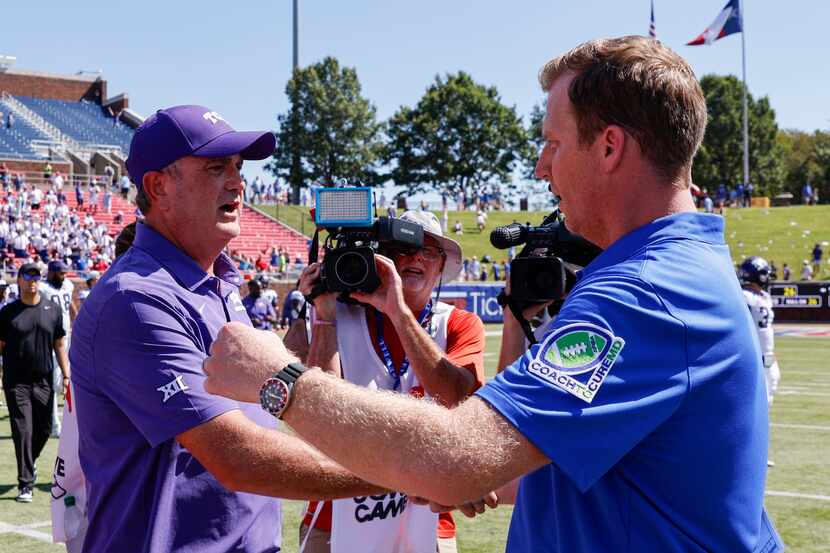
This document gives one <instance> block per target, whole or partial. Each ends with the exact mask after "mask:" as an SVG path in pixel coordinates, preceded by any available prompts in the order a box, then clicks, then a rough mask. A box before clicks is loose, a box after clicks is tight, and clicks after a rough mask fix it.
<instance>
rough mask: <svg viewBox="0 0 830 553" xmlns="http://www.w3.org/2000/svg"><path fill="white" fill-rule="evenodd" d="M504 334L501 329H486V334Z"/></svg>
mask: <svg viewBox="0 0 830 553" xmlns="http://www.w3.org/2000/svg"><path fill="white" fill-rule="evenodd" d="M502 334H504V333H503V332H502V331H501V330H486V331H484V335H485V336H501V335H502Z"/></svg>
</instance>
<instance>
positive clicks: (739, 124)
mask: <svg viewBox="0 0 830 553" xmlns="http://www.w3.org/2000/svg"><path fill="white" fill-rule="evenodd" d="M700 85H701V87H702V88H703V93H704V95H705V97H706V107H707V110H708V113H709V124H708V125H707V127H706V136H705V138H704V139H703V144H702V145H701V147H700V150H699V151H698V154H697V157H696V158H695V162H694V167H693V169H692V177H693V179H694V182H695V183H696V184H698V185H699V186H701V187H708V188H709V189H712V188H715V187H717V185H719V184H720V183H726V184H727V185H734V184H736V183H739V182H743V114H742V108H741V97H742V94H743V83H741V82H740V81H739V80H738V79H737V78H736V77H734V76H732V75H729V76H726V77H723V76H719V75H706V76H704V77H703V78H702V79H701V81H700ZM748 107H749V110H748V111H749V113H748V115H749V180H750V182H751V183H752V184H754V185H755V190H756V193H760V194H766V195H775V194H777V193H778V191H779V190H780V188H781V186H782V184H783V182H784V177H785V173H784V165H783V157H784V151H783V149H782V147H781V144H780V142H779V141H778V140H777V136H778V125H777V123H776V122H775V111H774V110H773V109H772V108H771V107H770V105H769V99H768V98H767V97H762V98H760V99H758V100H756V99H755V98H753V96H752V95H751V94H749V95H748Z"/></svg>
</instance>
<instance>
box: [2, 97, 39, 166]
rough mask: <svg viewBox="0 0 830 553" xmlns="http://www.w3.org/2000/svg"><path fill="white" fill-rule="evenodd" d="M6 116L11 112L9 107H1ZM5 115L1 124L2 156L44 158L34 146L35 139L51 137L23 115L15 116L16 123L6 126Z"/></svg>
mask: <svg viewBox="0 0 830 553" xmlns="http://www.w3.org/2000/svg"><path fill="white" fill-rule="evenodd" d="M0 110H2V111H3V112H4V115H5V117H8V114H9V113H10V112H9V110H8V109H3V108H0ZM5 117H4V121H3V125H2V126H0V158H14V159H44V156H42V155H40V154H38V153H37V152H36V151H35V150H34V148H32V141H33V140H49V137H48V136H46V135H45V134H43V133H42V132H40V131H39V130H37V129H36V128H34V127H33V126H32V125H30V124H29V123H28V122H27V121H26V120H25V119H23V118H22V117H15V119H14V125H13V126H12V127H10V128H7V127H6V124H5Z"/></svg>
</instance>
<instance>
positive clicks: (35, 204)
mask: <svg viewBox="0 0 830 553" xmlns="http://www.w3.org/2000/svg"><path fill="white" fill-rule="evenodd" d="M31 201H32V211H38V210H39V209H40V203H41V202H42V201H43V191H42V190H41V189H40V188H38V187H37V186H35V187H34V190H32V197H31Z"/></svg>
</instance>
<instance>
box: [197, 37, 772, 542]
mask: <svg viewBox="0 0 830 553" xmlns="http://www.w3.org/2000/svg"><path fill="white" fill-rule="evenodd" d="M540 82H541V84H542V88H543V90H544V91H545V92H546V93H547V95H548V99H547V110H546V114H545V119H544V123H543V132H544V139H545V146H544V149H543V150H542V153H541V155H540V159H539V162H538V164H537V166H536V175H537V176H538V177H539V178H542V179H545V180H547V181H548V182H549V183H550V186H551V191H552V192H553V193H555V194H557V195H559V196H560V198H561V203H560V206H561V209H562V211H563V212H564V214H565V215H566V217H567V219H566V220H567V223H568V227H569V228H570V230H571V231H573V232H575V233H578V234H579V235H581V236H583V237H584V238H585V239H587V240H589V241H590V242H592V243H593V244H595V245H596V246H598V247H600V248H602V249H603V250H604V251H603V252H602V253H601V254H600V255H599V256H598V257H597V258H596V259H595V260H594V261H593V262H591V263H590V264H589V265H588V266H587V267H586V268H585V269H584V270H583V271H582V272H581V273H580V275H579V278H578V281H577V283H576V285H575V286H574V288H573V289H571V291H570V293H569V294H568V297H567V299H566V300H565V302H564V304H563V306H562V308H561V310H560V311H559V314H558V315H557V317H556V319H555V320H554V322H553V323H552V324H550V325H548V327H547V334H546V336H545V337H544V340H543V341H542V342H541V343H539V344H538V345H534V346H533V347H531V348H530V349H529V350H528V351H526V352H525V353H524V354H523V355H522V356H521V357H520V358H519V359H518V360H516V361H515V362H514V363H513V364H512V365H511V366H510V367H508V368H507V369H505V370H504V371H503V372H502V373H500V374H499V375H498V376H496V378H495V379H493V380H491V381H490V382H488V383H487V385H485V386H484V387H482V388H481V389H480V390H478V391H477V392H476V394H475V396H474V397H472V398H470V399H468V400H467V401H465V402H464V403H462V404H461V405H459V406H458V407H457V408H455V409H451V410H447V409H444V408H442V407H441V406H439V405H431V404H429V403H426V402H417V401H412V400H409V399H408V398H404V397H400V396H395V395H393V394H386V395H384V394H379V393H377V392H373V391H370V390H361V389H359V388H357V387H354V386H350V385H348V384H347V383H343V382H340V381H337V380H336V379H333V378H329V377H328V376H327V375H325V374H323V373H322V372H321V371H319V370H316V369H313V368H312V369H302V370H301V371H300V374H299V376H297V377H296V378H294V380H293V387H292V388H290V389H289V390H288V393H287V397H286V398H285V399H284V400H283V401H281V402H280V405H279V406H278V408H272V407H270V406H267V408H268V410H269V411H270V412H271V413H272V414H274V415H275V416H278V417H280V418H282V419H284V420H285V421H286V422H287V423H288V424H289V425H290V426H291V427H292V428H293V429H294V431H295V432H297V434H299V435H300V436H302V437H303V438H304V439H306V440H308V441H309V442H310V443H312V444H314V445H315V446H316V447H318V448H319V449H320V451H322V452H323V453H325V454H326V455H328V456H330V457H332V458H333V459H335V460H337V461H338V462H339V463H342V464H343V466H345V467H347V468H349V469H350V470H353V471H354V472H355V474H358V475H360V476H362V477H364V478H368V479H370V480H372V481H374V482H377V483H379V484H380V485H383V486H384V487H386V488H389V489H396V490H402V491H404V492H406V493H409V494H410V495H415V496H420V497H426V498H429V499H431V500H433V501H434V502H437V503H439V504H443V505H458V504H463V503H465V502H470V501H474V502H475V506H476V507H477V509H478V510H479V511H481V510H483V506H482V504H481V503H480V502H477V501H476V500H477V498H482V497H484V496H485V494H486V493H487V492H488V491H490V490H494V489H498V488H499V487H501V486H502V485H504V484H506V483H507V482H510V481H511V480H513V479H514V478H516V477H520V476H521V480H520V483H519V488H518V494H517V496H516V508H515V510H514V511H513V517H512V521H511V525H510V531H509V537H508V540H507V552H508V553H518V552H525V551H533V552H540V553H541V552H562V551H568V552H576V553H579V552H596V551H689V552H691V551H730V552H752V551H765V552H767V553H773V552H779V551H782V550H783V544H782V543H781V541H780V538H779V537H778V535H777V533H776V531H775V529H774V528H773V526H772V523H771V521H770V520H769V518H768V517H767V513H766V511H765V509H764V504H763V500H764V483H765V477H766V464H765V462H764V461H765V460H766V455H767V446H768V439H769V431H768V414H767V407H766V393H765V386H764V377H763V371H762V370H761V352H760V348H759V346H758V340H757V338H756V337H755V336H754V335H753V334H754V331H753V328H752V324H751V320H750V317H749V315H748V313H747V309H746V305H745V303H744V301H743V296H742V294H741V290H740V287H739V285H738V280H737V278H736V275H735V271H734V268H733V266H732V260H731V258H730V255H729V249H728V247H727V245H726V244H725V241H724V237H723V232H724V222H723V219H722V218H720V217H717V216H714V215H708V214H704V213H698V212H697V211H696V209H695V205H694V202H693V200H692V196H691V193H690V192H689V186H690V184H691V168H692V160H693V158H694V156H695V153H696V152H697V150H698V147H699V146H700V143H701V141H702V139H703V134H704V130H705V127H706V117H707V113H706V100H705V97H704V95H703V91H702V90H701V88H700V84H699V83H698V81H697V79H696V78H695V76H694V73H693V71H692V69H691V67H690V66H689V64H688V63H687V62H686V61H685V60H684V59H683V58H681V57H680V56H679V55H678V54H676V53H675V52H673V51H672V50H670V49H669V48H667V47H666V46H664V45H663V44H662V43H660V42H659V41H657V40H654V39H649V38H646V37H639V36H628V37H621V38H613V39H597V40H593V41H590V42H587V43H584V44H582V45H580V46H577V47H576V48H574V49H573V50H571V51H570V52H568V53H566V54H564V55H562V56H559V57H557V58H555V59H553V60H551V61H550V62H548V63H547V64H546V65H545V67H544V68H543V69H542V71H541V74H540ZM513 269H514V274H515V267H514V268H513ZM238 352H245V353H244V354H243V355H240V354H239V353H238ZM211 353H212V357H211V358H209V359H208V360H207V361H206V362H205V372H206V373H207V374H208V380H207V382H206V383H205V387H206V389H207V390H209V391H211V392H213V393H219V394H221V395H226V396H228V397H234V398H237V399H246V400H248V401H252V400H255V399H256V398H257V397H258V395H259V391H260V390H261V389H266V387H267V386H268V385H269V383H270V382H272V381H273V380H275V379H276V378H279V377H281V376H283V375H285V374H288V371H287V369H285V368H284V367H286V366H287V364H288V363H290V362H292V361H293V360H294V358H293V356H292V355H291V354H290V353H288V352H286V350H285V348H284V347H283V345H282V343H281V342H280V340H279V339H278V338H277V337H271V336H266V335H263V334H262V333H255V332H254V331H252V330H250V329H247V328H244V327H243V326H241V325H235V324H230V325H226V326H225V327H224V328H223V330H222V331H220V333H219V336H218V337H217V339H216V341H215V342H214V343H213V349H212V350H211ZM289 368H290V367H289ZM275 374H276V375H277V376H275V377H272V378H269V377H271V375H275ZM320 413H325V418H324V419H323V418H322V417H320V416H319V414H320ZM435 437H440V439H436V438H435Z"/></svg>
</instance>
